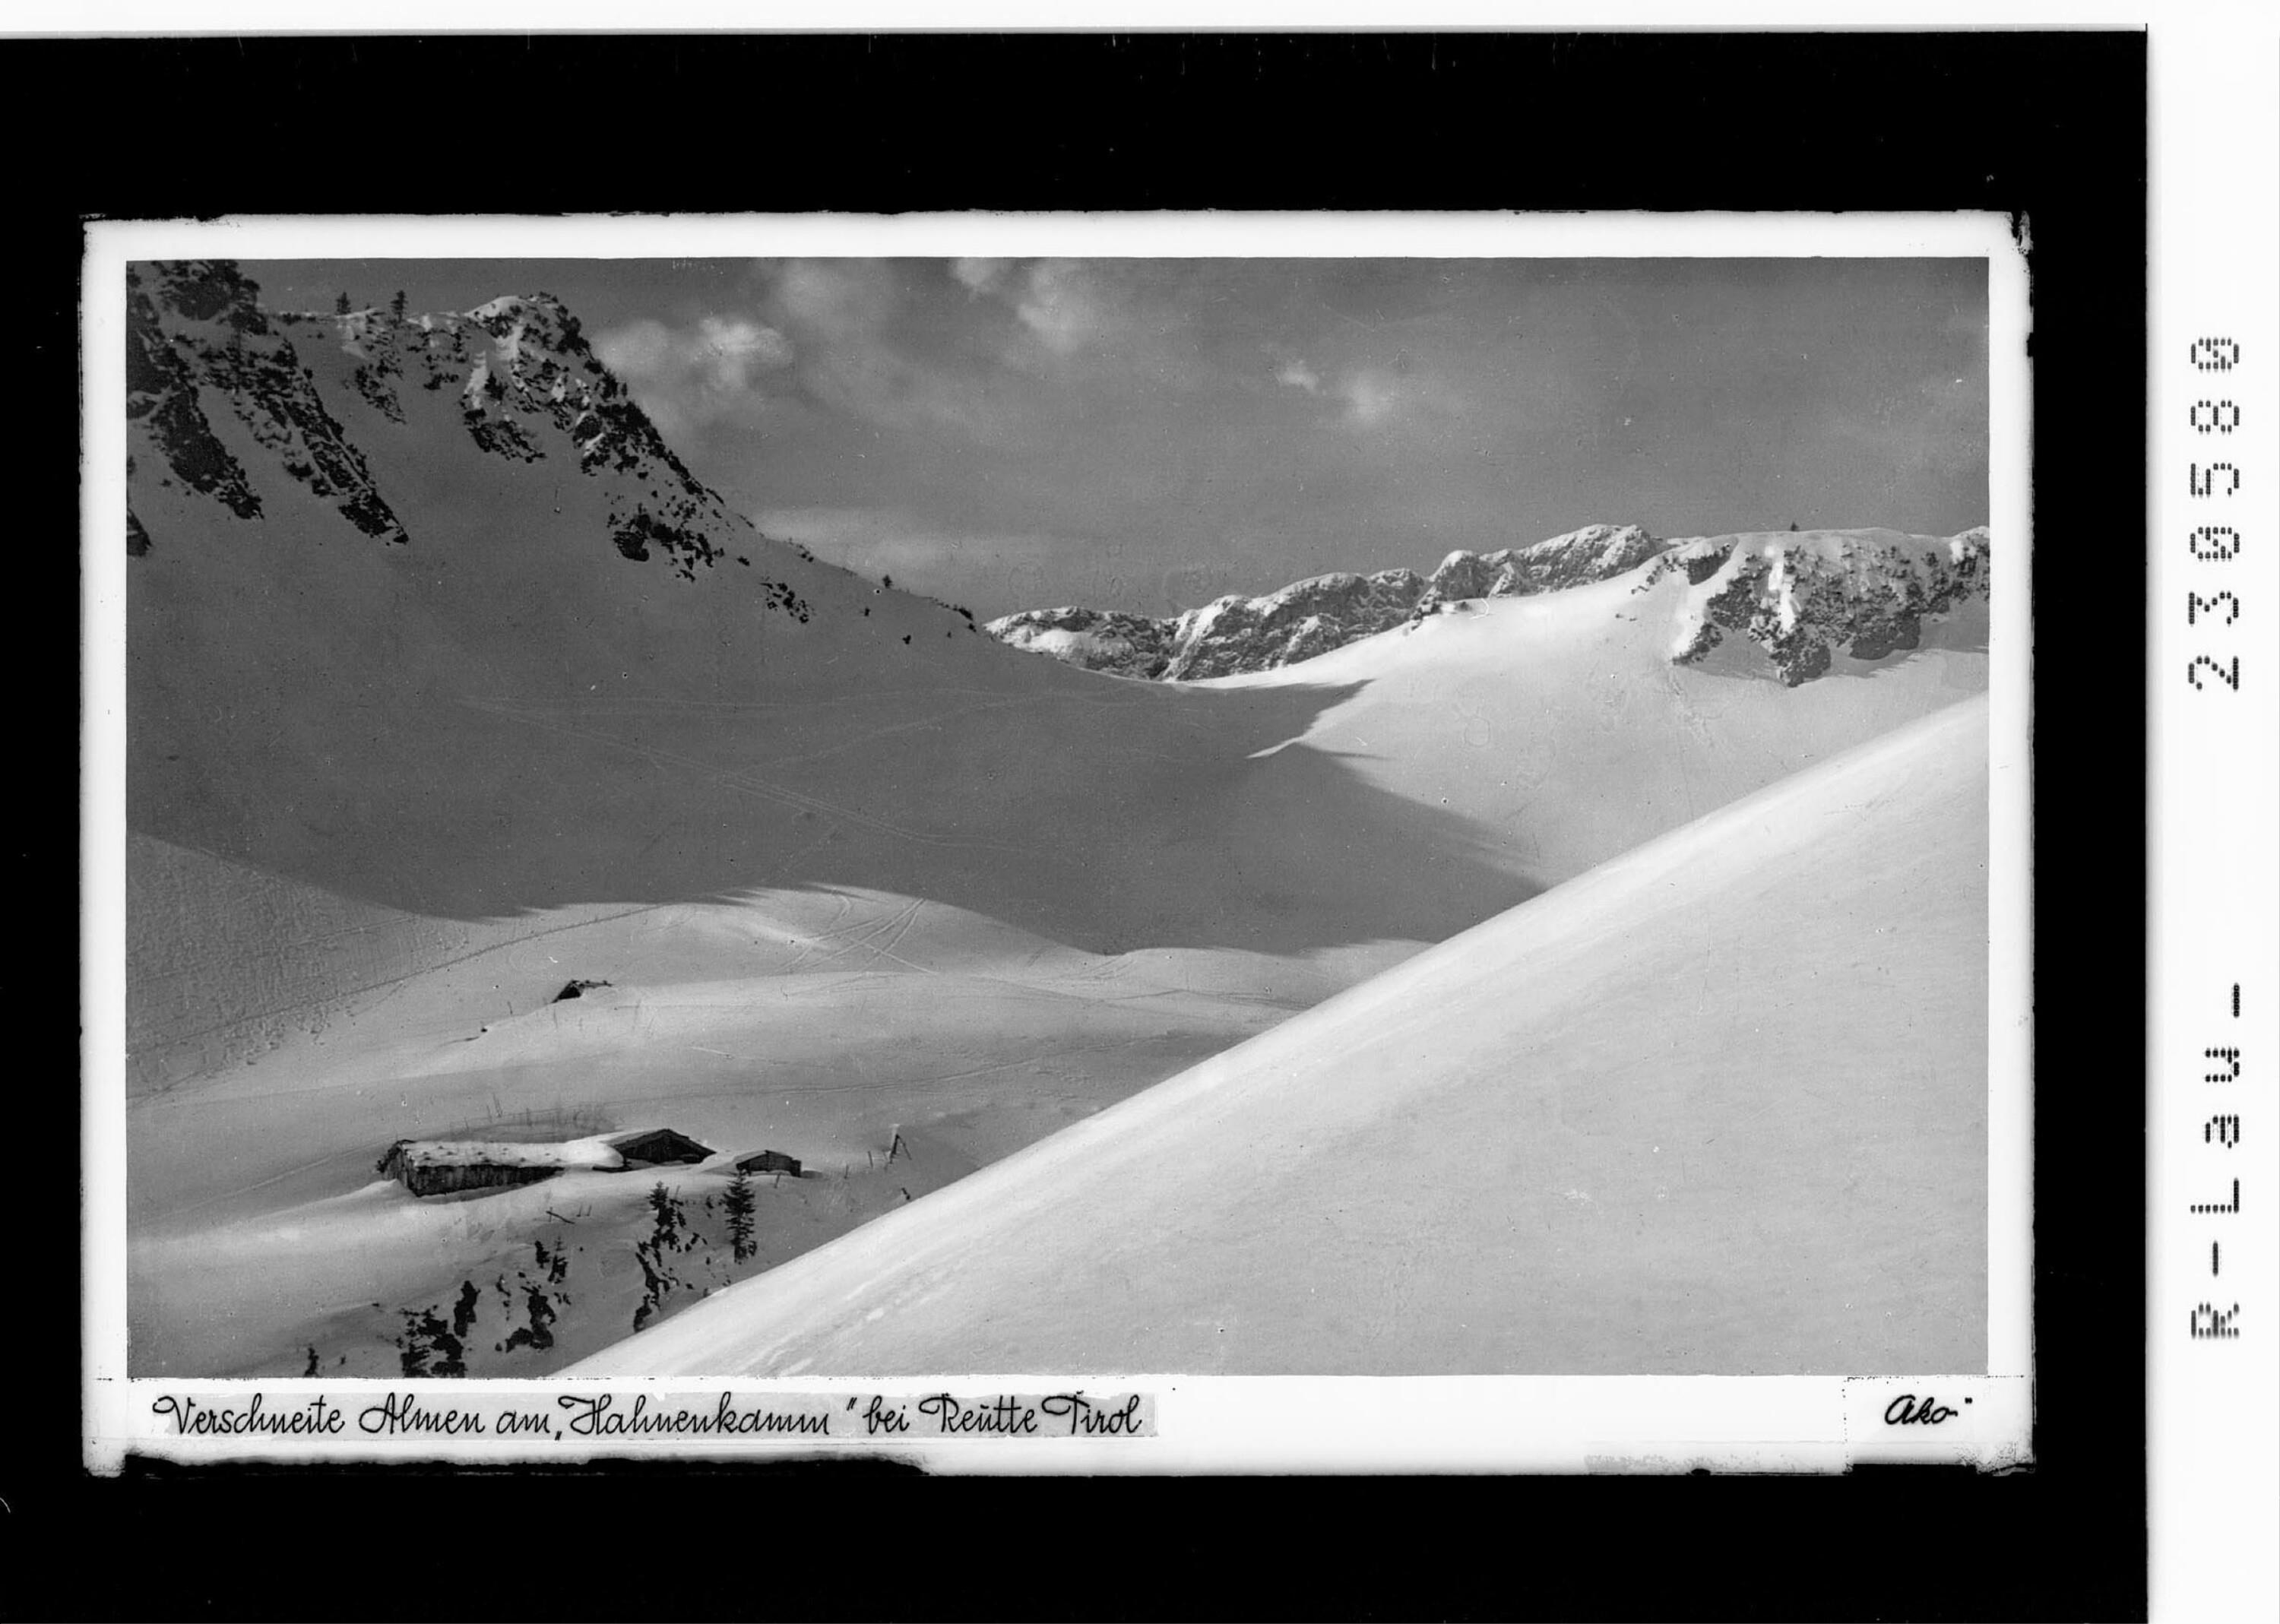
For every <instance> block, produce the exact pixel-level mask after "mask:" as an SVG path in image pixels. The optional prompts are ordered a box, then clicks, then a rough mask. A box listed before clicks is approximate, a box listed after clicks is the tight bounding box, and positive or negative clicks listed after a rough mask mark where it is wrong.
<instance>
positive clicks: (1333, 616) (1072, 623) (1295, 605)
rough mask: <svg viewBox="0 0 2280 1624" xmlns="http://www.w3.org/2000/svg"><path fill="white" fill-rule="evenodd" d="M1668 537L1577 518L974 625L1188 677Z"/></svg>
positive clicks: (1575, 573) (1262, 667)
mask: <svg viewBox="0 0 2280 1624" xmlns="http://www.w3.org/2000/svg"><path fill="white" fill-rule="evenodd" d="M1667 544H1668V543H1661V542H1658V541H1656V540H1655V539H1654V538H1653V537H1652V536H1651V535H1648V534H1647V533H1646V532H1645V531H1644V530H1642V529H1640V528H1639V527H1637V525H1621V526H1618V525H1587V526H1585V527H1583V529H1581V530H1575V531H1571V532H1570V533H1569V534H1568V535H1555V536H1553V537H1552V539H1551V540H1550V541H1548V542H1538V543H1536V545H1534V546H1533V547H1521V548H1506V549H1505V550H1502V551H1498V552H1492V553H1488V554H1485V555H1483V554H1475V553H1469V552H1461V551H1460V552H1452V553H1451V554H1450V555H1449V556H1448V557H1447V558H1444V559H1442V560H1441V566H1440V567H1439V568H1438V569H1437V570H1435V571H1434V572H1433V573H1432V574H1431V575H1429V576H1423V575H1420V574H1418V573H1417V572H1416V571H1414V570H1407V569H1391V570H1380V571H1378V572H1377V573H1375V574H1373V575H1357V574H1353V573H1350V572H1344V571H1341V572H1338V573H1333V574H1329V575H1316V576H1313V577H1312V578H1310V579H1308V580H1306V581H1293V582H1291V583H1290V585H1289V586H1287V587H1284V588H1283V589H1281V590H1280V591H1275V592H1270V593H1268V594H1267V595H1266V596H1263V597H1244V596H1241V595H1240V594H1233V595H1230V596H1226V597H1222V598H1219V599H1217V600H1216V601H1214V602H1213V603H1210V604H1205V605H1204V606H1203V607H1202V608H1201V609H1190V610H1189V611H1188V612H1186V613H1184V614H1181V615H1175V616H1172V617H1169V618H1167V619H1156V618H1152V617H1149V616H1146V615H1136V614H1127V613H1125V612H1122V611H1121V610H1101V609H1082V608H1074V607H1072V608H1062V609H1027V610H1022V611H1021V612H1017V613H1014V614H1010V615H1005V616H1002V617H1001V618H999V619H997V620H992V621H990V623H989V625H988V626H986V627H983V629H984V630H985V631H987V632H988V633H989V634H990V635H991V636H993V637H996V638H997V639H998V640H999V641H1000V642H1003V643H1011V644H1013V646H1014V647H1015V648H1017V649H1028V650H1034V651H1035V652H1036V653H1039V654H1050V655H1051V656H1052V657H1053V658H1056V659H1059V660H1062V661H1065V662H1067V664H1069V665H1072V666H1082V667H1083V668H1084V669H1086V670H1088V671H1106V672H1112V673H1114V674H1116V675H1118V676H1127V677H1152V678H1160V679H1162V680H1163V681H1170V682H1185V681H1198V680H1199V679H1202V678H1205V677H1224V676H1232V675H1234V674H1236V673H1238V672H1244V671H1272V670H1274V669H1275V668H1276V667H1277V666H1292V665H1296V664H1298V662H1299V661H1300V660H1306V659H1312V658H1314V657H1315V656H1316V655H1318V654H1327V653H1328V652H1329V650H1332V649H1336V648H1342V647H1344V645H1345V644H1347V643H1352V642H1353V641H1354V640H1355V639H1356V638H1360V637H1367V636H1370V635H1373V634H1375V633H1377V632H1382V631H1385V630H1387V629H1388V628H1390V627H1396V626H1399V625H1401V624H1403V623H1404V622H1405V621H1407V620H1414V619H1416V618H1417V616H1418V615H1420V614H1422V613H1429V612H1431V611H1432V609H1433V608H1434V606H1435V605H1437V604H1440V603H1442V602H1444V601H1445V600H1448V599H1452V598H1467V597H1518V596H1525V595H1526V594H1529V593H1531V592H1549V591H1554V590H1557V589H1560V588H1561V587H1574V586H1582V585H1583V584H1585V583H1586V582H1589V581H1605V580H1607V579H1608V578H1609V577H1610V576H1614V575H1621V574H1622V573H1626V572H1627V571H1629V570H1632V569H1636V568H1637V566H1639V565H1641V564H1643V563H1645V561H1646V560H1647V559H1648V558H1652V557H1653V556H1654V554H1655V553H1657V552H1659V551H1660V550H1661V549H1662V548H1663V547H1664V546H1665V545H1667Z"/></svg>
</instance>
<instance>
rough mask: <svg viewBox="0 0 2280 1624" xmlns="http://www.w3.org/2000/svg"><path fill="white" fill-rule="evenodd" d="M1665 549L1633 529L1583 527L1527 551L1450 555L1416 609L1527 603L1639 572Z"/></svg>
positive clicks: (1425, 611)
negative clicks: (1473, 601) (1494, 601)
mask: <svg viewBox="0 0 2280 1624" xmlns="http://www.w3.org/2000/svg"><path fill="white" fill-rule="evenodd" d="M1667 544H1668V543H1663V542H1659V541H1657V540H1656V539H1655V538H1654V537H1653V536H1652V535H1648V534H1647V533H1646V531H1645V529H1643V528H1641V527H1639V526H1637V525H1585V526H1584V527H1583V528H1582V529H1580V530H1570V531H1569V532H1568V534H1567V535H1555V536H1552V537H1551V538H1550V539H1549V540H1547V541H1541V542H1537V543H1535V544H1534V545H1533V546H1529V547H1507V548H1504V549H1502V550H1498V551H1496V552H1490V553H1471V552H1452V553H1451V554H1450V555H1449V556H1448V557H1447V558H1444V559H1442V560H1441V564H1440V567H1439V568H1437V569H1436V570H1435V571H1434V572H1433V578H1432V580H1431V581H1430V582H1429V584H1428V586H1427V589H1426V591H1425V593H1424V595H1423V596H1422V597H1421V598H1420V600H1419V602H1418V604H1417V612H1418V614H1419V615H1420V616H1423V615H1428V614H1431V613H1432V612H1434V611H1435V610H1437V609H1438V608H1439V607H1440V606H1441V605H1442V604H1444V603H1455V602H1459V601H1461V600H1463V599H1467V598H1476V597H1525V596H1529V595H1530V594H1532V593H1537V592H1557V591H1560V590H1563V589H1566V588H1568V587H1581V586H1589V585H1590V584H1591V582H1593V581H1606V580H1609V579H1611V578H1613V577H1614V576H1616V575H1621V574H1624V573H1628V572H1629V571H1631V570H1635V569H1637V567H1638V566H1640V565H1642V564H1644V563H1645V562H1646V561H1647V560H1648V559H1649V558H1652V557H1653V556H1654V555H1655V554H1656V553H1658V552H1660V551H1661V550H1662V549H1663V548H1664V547H1665V546H1666V545H1667Z"/></svg>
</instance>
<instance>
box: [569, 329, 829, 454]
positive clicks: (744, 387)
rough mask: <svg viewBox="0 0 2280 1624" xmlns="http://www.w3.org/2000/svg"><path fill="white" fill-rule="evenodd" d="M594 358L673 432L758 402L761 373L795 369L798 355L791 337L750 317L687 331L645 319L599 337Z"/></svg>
mask: <svg viewBox="0 0 2280 1624" xmlns="http://www.w3.org/2000/svg"><path fill="white" fill-rule="evenodd" d="M594 353H595V354H597V355H598V356H600V357H601V358H602V361H603V363H604V364H605V366H608V367H609V368H610V369H611V370H612V372H614V373H617V374H618V376H620V378H622V379H624V380H625V381H626V383H627V386H628V388H630V389H632V390H633V392H634V394H635V397H636V398H638V399H639V400H640V401H641V403H642V406H643V410H645V411H647V412H649V414H650V415H651V417H652V418H654V419H657V422H658V425H659V427H660V428H662V429H664V430H665V431H666V433H667V434H671V433H674V431H676V430H678V429H681V428H683V427H688V426H689V425H692V424H697V423H706V422H711V421H712V420H713V419H717V418H721V417H726V416H728V415H729V414H731V413H733V412H736V411H737V410H739V409H740V408H742V407H743V406H745V405H747V404H751V403H752V402H753V401H754V400H755V399H756V398H757V397H758V393H759V391H758V388H757V380H758V378H759V374H761V373H768V372H774V371H776V370H778V369H780V368H782V367H785V366H790V365H791V362H792V359H793V354H794V352H793V347H792V343H791V341H790V339H788V338H786V337H785V336H784V335H782V333H780V332H778V331H777V330H776V329H775V328H774V327H768V326H766V325H765V324H764V323H762V322H759V321H755V320H753V319H751V318H750V317H748V316H705V317H702V318H700V319H698V320H697V322H695V323H694V324H693V325H690V326H687V327H668V326H667V325H666V323H664V322H662V321H656V320H651V319H643V320H640V321H635V322H633V323H631V324H629V325H628V326H626V327H614V328H612V329H610V330H609V331H607V332H604V333H601V334H599V335H597V336H596V338H595V340H594Z"/></svg>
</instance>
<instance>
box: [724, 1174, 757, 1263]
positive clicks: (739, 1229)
mask: <svg viewBox="0 0 2280 1624" xmlns="http://www.w3.org/2000/svg"><path fill="white" fill-rule="evenodd" d="M727 1205H728V1245H729V1249H730V1250H731V1251H733V1252H734V1253H735V1254H736V1261H737V1262H739V1263H747V1262H750V1261H751V1258H752V1254H753V1253H755V1252H757V1251H759V1247H758V1246H757V1245H755V1244H754V1243H753V1241H752V1175H751V1174H749V1173H746V1172H745V1171H744V1170H743V1168H741V1167H739V1168H738V1169H737V1170H736V1180H735V1181H734V1182H732V1183H731V1184H730V1185H729V1186H728V1197H727Z"/></svg>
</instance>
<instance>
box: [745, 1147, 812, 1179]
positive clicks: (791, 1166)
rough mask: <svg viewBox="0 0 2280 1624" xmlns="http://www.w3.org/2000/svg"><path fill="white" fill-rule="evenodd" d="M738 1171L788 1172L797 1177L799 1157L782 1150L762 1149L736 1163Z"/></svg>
mask: <svg viewBox="0 0 2280 1624" xmlns="http://www.w3.org/2000/svg"><path fill="white" fill-rule="evenodd" d="M736 1171H737V1172H739V1173H789V1174H791V1176H792V1177H794V1178H797V1177H799V1158H798V1157H797V1156H787V1155H785V1154H784V1153H783V1152H782V1151H761V1152H760V1153H759V1155H757V1156H747V1157H745V1158H743V1160H741V1161H739V1162H738V1163H737V1164H736Z"/></svg>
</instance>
